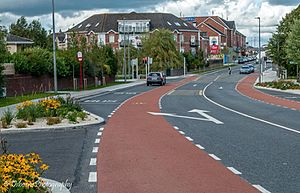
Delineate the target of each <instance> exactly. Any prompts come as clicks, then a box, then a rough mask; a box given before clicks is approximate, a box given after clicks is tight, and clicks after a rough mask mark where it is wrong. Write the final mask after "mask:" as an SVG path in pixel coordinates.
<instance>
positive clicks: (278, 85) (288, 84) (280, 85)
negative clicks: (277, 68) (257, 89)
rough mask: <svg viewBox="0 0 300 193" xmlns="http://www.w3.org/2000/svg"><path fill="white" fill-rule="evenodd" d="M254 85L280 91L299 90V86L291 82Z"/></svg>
mask: <svg viewBox="0 0 300 193" xmlns="http://www.w3.org/2000/svg"><path fill="white" fill-rule="evenodd" d="M256 85H257V86H262V87H268V88H276V89H281V90H287V89H300V85H299V84H297V83H294V82H292V81H273V82H264V83H257V84H256Z"/></svg>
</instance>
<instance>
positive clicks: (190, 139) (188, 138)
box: [185, 137, 194, 141]
mask: <svg viewBox="0 0 300 193" xmlns="http://www.w3.org/2000/svg"><path fill="white" fill-rule="evenodd" d="M185 138H187V140H189V141H194V140H193V139H192V138H190V137H185Z"/></svg>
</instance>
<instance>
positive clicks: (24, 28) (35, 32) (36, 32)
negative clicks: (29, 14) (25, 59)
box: [9, 16, 47, 48]
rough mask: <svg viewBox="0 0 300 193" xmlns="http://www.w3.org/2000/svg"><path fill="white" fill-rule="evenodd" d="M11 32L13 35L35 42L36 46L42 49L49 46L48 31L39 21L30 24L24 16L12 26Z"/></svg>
mask: <svg viewBox="0 0 300 193" xmlns="http://www.w3.org/2000/svg"><path fill="white" fill-rule="evenodd" d="M9 31H10V33H11V34H14V35H17V36H21V37H24V38H28V39H31V40H33V41H34V46H39V47H41V48H46V46H47V31H46V30H45V28H43V27H42V24H41V23H40V22H39V21H38V20H33V21H32V22H31V23H29V24H28V23H27V20H26V18H25V17H24V16H22V17H21V18H19V19H18V20H17V22H16V23H13V24H11V25H10V28H9Z"/></svg>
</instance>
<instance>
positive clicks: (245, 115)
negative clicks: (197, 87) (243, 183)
mask: <svg viewBox="0 0 300 193" xmlns="http://www.w3.org/2000/svg"><path fill="white" fill-rule="evenodd" d="M212 84H213V82H211V83H209V84H208V85H207V86H206V87H205V88H204V90H203V96H204V98H205V99H206V100H208V101H209V102H211V103H213V104H215V105H217V106H219V107H221V108H223V109H226V110H228V111H231V112H233V113H236V114H239V115H241V116H244V117H247V118H250V119H253V120H256V121H260V122H263V123H266V124H269V125H272V126H275V127H279V128H281V129H285V130H287V131H291V132H294V133H298V134H300V131H297V130H295V129H291V128H288V127H285V126H282V125H279V124H276V123H272V122H269V121H266V120H263V119H260V118H256V117H253V116H250V115H247V114H245V113H241V112H239V111H236V110H233V109H231V108H228V107H225V106H223V105H221V104H219V103H217V102H215V101H213V100H211V99H210V98H208V97H207V96H206V95H205V91H206V89H207V88H208V87H209V86H210V85H212Z"/></svg>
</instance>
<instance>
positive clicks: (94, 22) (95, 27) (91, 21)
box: [68, 12, 198, 33]
mask: <svg viewBox="0 0 300 193" xmlns="http://www.w3.org/2000/svg"><path fill="white" fill-rule="evenodd" d="M124 19H125V20H150V31H153V30H155V29H160V28H165V29H169V30H171V31H174V30H178V31H185V30H194V31H198V29H197V28H195V27H194V26H193V25H191V24H189V23H187V22H185V21H182V20H181V19H180V18H178V17H176V16H175V15H173V14H169V13H136V12H131V13H105V14H96V15H93V16H91V17H89V18H87V19H86V20H84V21H82V22H81V23H79V24H77V25H76V26H74V27H73V28H71V29H70V30H68V32H72V31H80V32H90V31H93V32H96V33H99V32H108V31H110V30H114V31H116V32H118V20H124ZM176 24H177V25H176ZM178 24H179V25H178Z"/></svg>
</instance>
